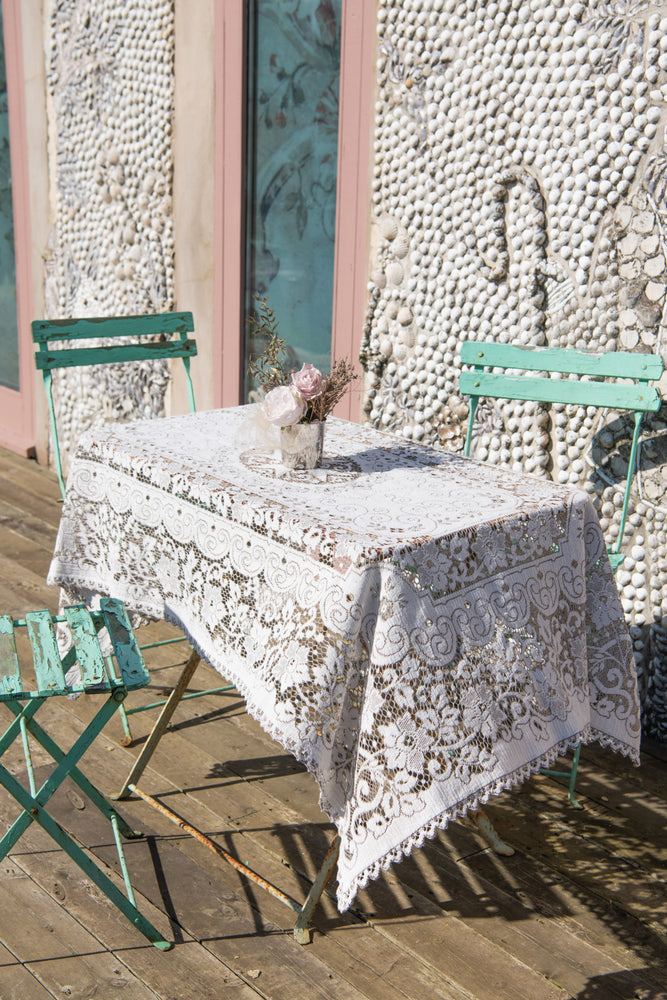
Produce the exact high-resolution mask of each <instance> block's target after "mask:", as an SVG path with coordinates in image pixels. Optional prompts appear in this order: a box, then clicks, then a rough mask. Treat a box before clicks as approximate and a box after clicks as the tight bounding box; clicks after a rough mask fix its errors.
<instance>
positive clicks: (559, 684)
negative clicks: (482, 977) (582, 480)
mask: <svg viewBox="0 0 667 1000" xmlns="http://www.w3.org/2000/svg"><path fill="white" fill-rule="evenodd" d="M249 410H250V408H248V407H239V408H234V409H229V410H217V411H211V412H208V413H198V414H195V415H187V416H184V417H173V418H169V419H165V420H149V421H142V422H138V423H133V424H125V425H116V426H114V427H106V428H104V429H101V430H100V429H97V430H93V431H89V432H88V433H87V434H86V435H85V436H84V437H83V438H82V440H81V442H80V445H79V447H78V450H77V454H76V457H75V459H74V461H73V463H72V468H71V472H70V475H69V480H68V485H67V499H66V501H65V504H64V506H63V510H62V520H61V524H60V531H59V534H58V540H57V544H56V550H55V554H54V558H53V562H52V564H51V570H50V575H49V581H50V583H52V584H57V585H61V586H63V587H64V588H66V590H67V591H68V592H69V595H70V596H72V597H75V598H78V599H84V600H90V599H91V595H93V594H100V593H103V594H111V595H113V596H115V597H118V598H121V599H122V600H123V601H125V602H126V604H127V605H128V607H129V608H130V609H132V610H134V611H136V612H140V613H143V614H144V615H147V616H149V617H152V618H164V619H166V620H167V621H170V622H173V623H175V624H177V625H179V626H180V627H182V628H183V629H184V631H185V632H186V633H187V635H188V636H189V637H190V639H191V641H192V643H193V645H194V646H195V647H196V648H197V650H199V652H200V653H201V654H202V655H203V656H204V657H205V658H206V659H207V660H208V661H209V662H210V663H211V664H213V666H214V667H216V668H217V669H218V670H219V671H220V672H221V674H223V675H224V677H225V678H228V679H230V680H233V681H234V683H235V684H236V685H237V686H238V689H239V690H240V691H241V692H242V694H243V695H244V697H245V699H246V702H247V707H248V711H249V712H250V713H251V714H252V715H253V716H254V717H255V718H257V719H258V720H259V721H260V723H261V724H262V726H263V727H264V728H265V729H266V731H267V732H268V733H270V734H271V736H273V737H274V738H275V739H276V740H278V742H279V743H281V744H282V746H283V747H285V749H287V750H289V751H291V752H292V753H293V754H294V755H295V756H296V757H297V758H298V759H299V760H301V761H303V763H304V764H305V765H306V767H307V768H308V769H309V770H310V771H312V773H313V774H314V775H315V777H316V779H317V781H318V783H319V786H320V789H321V806H322V808H323V809H324V811H325V812H326V813H327V814H328V815H329V816H330V818H331V819H332V821H333V822H334V823H335V824H336V827H337V828H338V831H339V833H340V836H341V852H340V858H339V863H338V864H339V867H338V878H339V890H338V903H339V907H340V909H341V910H344V909H345V908H347V907H348V906H349V905H350V903H351V901H352V899H353V898H354V895H355V893H356V892H357V890H358V889H359V888H360V887H362V886H364V885H365V884H366V883H367V882H368V880H369V879H372V878H375V877H376V876H377V875H378V874H379V873H380V872H381V871H382V869H386V868H387V867H388V866H389V864H390V863H391V862H393V861H396V860H398V859H400V858H401V857H402V856H403V855H405V854H408V853H410V851H411V850H412V849H413V848H414V847H418V846H419V845H421V844H422V842H423V840H424V838H425V837H430V836H433V835H434V833H435V832H436V830H437V829H438V828H442V827H445V826H446V825H447V822H448V821H449V820H452V819H455V818H457V817H459V816H462V815H464V814H465V812H466V811H467V810H468V809H471V808H474V807H476V806H479V805H481V804H482V803H484V802H486V801H487V800H488V798H489V795H491V794H496V793H499V792H501V791H502V790H503V789H504V788H508V787H510V786H512V785H515V784H517V783H518V782H519V781H522V780H523V779H525V778H527V777H528V776H529V775H530V774H531V773H533V772H535V771H537V770H538V769H539V767H540V766H543V765H547V764H549V763H551V762H552V761H553V760H554V758H555V757H556V756H557V755H558V754H559V753H560V752H562V751H564V750H565V749H566V748H567V747H570V746H573V745H574V744H576V743H577V742H579V741H583V742H587V741H590V740H592V739H596V740H599V741H600V742H602V743H604V744H606V745H608V746H611V747H613V748H614V749H615V750H618V751H620V752H622V753H624V754H627V755H628V756H630V757H631V758H632V759H633V760H634V761H635V762H638V752H639V736H640V721H639V705H638V699H637V691H636V677H635V670H634V663H633V658H632V649H631V643H630V640H629V637H628V633H627V629H626V625H625V622H624V620H623V615H622V610H621V606H620V603H619V598H618V595H617V590H616V587H615V584H614V579H613V576H612V573H611V569H610V567H609V563H608V561H607V558H606V554H605V549H604V543H603V539H602V535H601V532H600V527H599V523H598V519H597V516H596V514H595V511H594V509H593V507H592V505H591V503H590V501H589V499H588V497H587V496H586V494H585V493H582V492H577V491H573V490H571V489H569V488H564V487H559V486H556V485H554V484H553V483H550V482H548V481H545V480H542V479H537V478H533V477H530V476H519V475H516V474H513V473H508V472H505V471H502V470H500V469H498V468H496V467H491V466H486V465H483V464H481V463H478V462H475V461H473V460H471V459H466V458H463V457H461V456H457V455H453V454H450V453H447V452H442V451H433V450H430V449H428V448H423V447H420V446H419V445H415V444H412V443H407V442H404V441H401V440H398V439H396V438H394V437H390V436H388V435H383V434H381V433H379V432H377V431H375V430H372V429H370V428H368V427H363V426H359V425H356V424H351V423H347V422H345V421H341V420H337V419H333V418H330V419H329V420H328V421H327V428H326V436H325V448H324V450H325V460H324V465H323V468H321V469H319V470H315V471H314V472H312V473H309V472H289V473H288V472H286V471H284V470H283V469H282V467H281V466H280V464H279V462H278V460H277V458H275V457H273V456H272V455H271V454H262V453H260V452H257V451H253V450H250V449H245V447H244V445H243V443H241V444H239V435H238V431H239V428H240V426H241V425H242V424H243V423H244V421H246V420H247V418H248V413H249Z"/></svg>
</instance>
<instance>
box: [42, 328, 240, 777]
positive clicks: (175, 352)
mask: <svg viewBox="0 0 667 1000" xmlns="http://www.w3.org/2000/svg"><path fill="white" fill-rule="evenodd" d="M193 332H194V321H193V317H192V313H191V312H170V313H157V314H153V315H147V316H102V317H99V318H86V319H53V320H47V319H38V320H34V321H33V323H32V339H33V342H34V343H35V345H36V346H37V350H36V351H35V365H36V367H37V369H38V370H39V371H41V373H42V376H43V379H44V386H45V389H46V395H47V401H48V406H49V420H50V423H51V435H52V438H53V452H54V459H55V464H56V472H57V474H58V482H59V483H60V492H61V495H62V498H63V500H64V499H65V478H64V475H63V468H62V459H61V455H60V444H59V441H58V421H57V419H56V409H55V405H54V400H53V376H52V373H53V371H54V370H56V369H61V368H82V367H90V366H93V365H108V364H123V363H126V362H133V361H150V360H160V359H167V360H169V359H172V358H179V359H181V360H182V362H183V366H184V368H185V375H186V378H187V390H188V400H189V404H190V412H191V413H194V412H195V397H194V390H193V387H192V378H191V375H190V359H191V358H193V357H195V355H196V354H197V344H196V342H195V341H194V339H192V338H191V337H190V336H189V334H191V333H193ZM146 338H151V339H150V340H147V339H146ZM96 339H103V340H105V341H110V340H111V341H114V342H113V343H105V344H99V345H93V346H89V345H86V346H83V347H78V346H76V342H77V341H81V340H86V341H90V340H96ZM185 641H186V640H185V636H178V637H176V638H175V639H165V640H163V641H162V642H154V643H145V644H143V645H142V646H141V649H142V651H146V650H148V649H155V648H156V647H158V646H166V645H170V644H172V643H176V642H185ZM199 662H200V658H199V655H198V654H197V653H194V652H193V653H192V654H191V656H190V659H189V660H188V662H187V664H186V666H185V669H184V676H185V677H186V682H185V684H184V683H183V677H182V678H181V681H179V684H178V685H177V687H176V688H175V689H174V691H173V692H172V694H171V695H170V697H169V698H168V699H167V700H166V701H165V700H161V701H155V702H151V703H150V704H147V705H140V706H137V707H132V708H127V709H126V708H124V707H121V710H120V712H119V716H120V719H121V722H122V725H123V731H124V736H123V739H122V740H121V743H122V744H123V746H130V745H131V743H132V733H131V731H130V725H129V720H128V716H130V715H134V714H135V713H137V712H145V711H147V710H148V709H152V708H160V707H162V706H165V711H164V712H163V715H162V716H161V718H160V720H159V722H158V724H157V725H159V727H160V729H159V732H158V735H157V737H156V738H155V740H154V743H155V742H157V740H158V739H159V737H160V735H161V734H162V732H164V730H165V729H166V727H167V725H168V722H169V720H170V718H171V716H172V715H173V712H174V711H175V709H176V707H177V705H178V703H179V702H180V701H181V700H184V699H187V698H201V697H202V696H203V695H206V694H217V693H220V692H222V691H227V690H229V689H230V686H229V685H227V686H225V687H219V688H213V689H210V690H206V691H193V692H189V693H187V694H186V693H185V691H186V686H187V683H189V681H190V679H191V678H192V675H193V674H194V672H195V669H196V668H197V666H198V664H199ZM166 706H168V708H166ZM152 745H153V744H152ZM144 753H145V750H144ZM146 762H147V761H146ZM144 766H145V764H144Z"/></svg>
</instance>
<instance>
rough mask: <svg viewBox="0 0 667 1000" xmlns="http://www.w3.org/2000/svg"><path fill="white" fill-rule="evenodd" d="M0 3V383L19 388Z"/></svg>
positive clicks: (10, 187) (5, 75)
mask: <svg viewBox="0 0 667 1000" xmlns="http://www.w3.org/2000/svg"><path fill="white" fill-rule="evenodd" d="M2 29H3V24H2V4H1V3H0V385H4V386H7V387H8V388H9V389H18V388H19V338H18V321H17V314H16V261H15V259H14V211H13V205H12V168H11V163H10V159H9V108H8V101H7V74H6V72H5V43H4V34H3V30H2Z"/></svg>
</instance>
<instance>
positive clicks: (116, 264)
mask: <svg viewBox="0 0 667 1000" xmlns="http://www.w3.org/2000/svg"><path fill="white" fill-rule="evenodd" d="M47 30H48V42H47V96H48V112H49V144H50V145H49V149H50V160H51V162H50V168H51V171H52V173H53V174H54V176H55V204H54V206H53V208H54V211H55V224H54V227H53V231H52V233H51V238H50V246H49V255H48V258H47V260H46V269H45V300H46V303H45V311H46V315H47V316H48V317H50V318H56V317H68V316H112V315H130V314H133V313H147V312H162V311H166V310H168V309H170V308H172V307H173V303H174V237H173V224H172V211H171V172H172V160H171V116H172V111H173V89H174V83H173V59H174V25H173V5H172V2H171V0H142V2H141V3H138V4H130V5H121V4H119V3H117V2H115V0H59V2H56V3H54V4H53V5H52V6H51V10H50V16H49V20H48V24H47ZM167 383H168V370H167V365H166V362H152V363H151V362H148V363H145V364H134V365H113V366H109V367H104V368H99V369H96V370H94V371H92V370H91V371H88V370H82V369H79V370H77V369H74V370H72V371H66V372H56V373H55V375H54V387H55V395H56V404H57V406H58V410H59V427H60V437H61V445H62V447H63V450H64V452H65V454H67V452H68V451H69V450H71V449H72V448H73V446H74V444H75V443H76V441H77V440H78V437H79V436H80V433H81V432H82V431H83V430H84V429H85V428H86V427H89V426H91V425H93V424H95V423H100V422H102V421H104V420H107V419H109V418H113V419H115V420H119V419H121V420H122V419H130V418H136V417H137V416H140V417H141V416H148V415H150V414H158V413H161V412H163V408H164V394H165V390H166V387H167Z"/></svg>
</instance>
